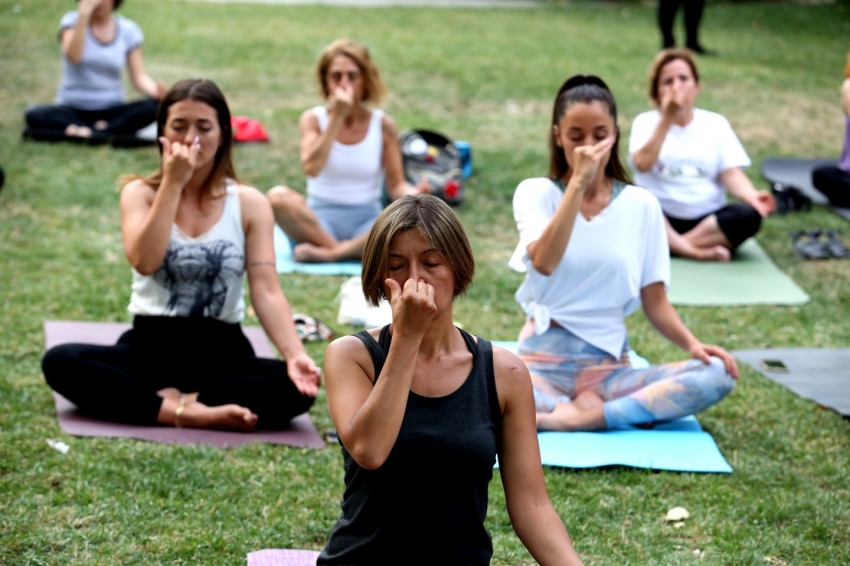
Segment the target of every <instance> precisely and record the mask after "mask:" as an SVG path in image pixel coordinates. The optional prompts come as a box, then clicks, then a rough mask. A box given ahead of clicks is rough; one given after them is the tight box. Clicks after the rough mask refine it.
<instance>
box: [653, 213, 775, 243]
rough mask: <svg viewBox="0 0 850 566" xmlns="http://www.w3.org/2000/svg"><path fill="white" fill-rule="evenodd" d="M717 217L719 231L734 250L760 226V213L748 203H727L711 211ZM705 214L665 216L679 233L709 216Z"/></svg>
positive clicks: (691, 227) (753, 234) (686, 230)
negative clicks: (687, 217) (683, 216)
mask: <svg viewBox="0 0 850 566" xmlns="http://www.w3.org/2000/svg"><path fill="white" fill-rule="evenodd" d="M711 214H713V215H714V216H716V217H717V225H718V226H720V231H721V232H723V235H724V236H726V239H727V240H729V243H730V244H732V249H733V250H734V249H735V248H737V247H738V246H740V245H741V244H743V243H744V240H746V239H747V238H749V237H751V236H755V235H756V232H758V231H759V228H761V214H759V213H758V211H757V210H756V209H755V208H753V207H752V206H750V205H749V204H727V205H726V206H724V207H723V208H721V209H720V210H715V211H714V212H712V213H711ZM711 214H706V215H705V216H701V217H700V218H694V219H687V220H685V219H682V218H674V217H672V216H667V215H666V214H665V216H667V220H668V221H669V222H670V226H672V227H673V230H675V231H676V232H678V233H679V234H684V233H686V232H690V231H691V230H693V229H694V228H695V227H696V225H697V224H699V223H700V222H702V221H703V220H705V219H706V218H708V217H709V216H711Z"/></svg>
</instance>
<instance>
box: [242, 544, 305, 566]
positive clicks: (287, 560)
mask: <svg viewBox="0 0 850 566" xmlns="http://www.w3.org/2000/svg"><path fill="white" fill-rule="evenodd" d="M318 557H319V553H318V552H316V551H315V550H282V549H279V548H267V549H265V550H257V551H256V552H249V553H248V566H316V558H318Z"/></svg>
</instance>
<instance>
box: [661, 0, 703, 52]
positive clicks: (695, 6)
mask: <svg viewBox="0 0 850 566" xmlns="http://www.w3.org/2000/svg"><path fill="white" fill-rule="evenodd" d="M682 4H684V5H685V37H686V39H685V45H686V46H687V47H689V48H690V49H698V48H699V23H700V20H702V11H703V8H705V0H659V2H658V27H660V28H661V36H662V42H663V46H664V48H667V47H675V45H676V38H675V37H674V36H673V22H674V21H675V20H676V12H678V11H679V6H681V5H682Z"/></svg>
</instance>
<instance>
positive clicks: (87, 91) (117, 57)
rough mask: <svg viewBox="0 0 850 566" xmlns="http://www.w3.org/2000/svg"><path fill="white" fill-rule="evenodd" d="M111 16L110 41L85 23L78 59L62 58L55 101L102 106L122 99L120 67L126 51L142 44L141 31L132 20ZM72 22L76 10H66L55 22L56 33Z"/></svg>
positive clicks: (83, 107)
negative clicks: (57, 27)
mask: <svg viewBox="0 0 850 566" xmlns="http://www.w3.org/2000/svg"><path fill="white" fill-rule="evenodd" d="M112 17H113V18H114V19H115V24H116V25H115V38H114V39H113V40H112V41H111V42H110V43H101V42H100V41H98V40H97V39H96V38H95V37H94V36H93V35H92V32H91V27H88V28H86V39H85V43H84V44H83V57H82V60H81V61H80V62H79V63H77V64H74V63H71V62H70V61H69V60H68V58H67V57H65V58H64V59H63V61H62V80H61V82H60V83H59V89H58V90H57V92H56V104H62V105H64V106H71V107H72V108H79V109H80V110H103V109H105V108H110V107H112V106H116V105H118V104H123V103H124V96H125V92H124V84H123V83H122V82H121V71H122V69H123V68H124V65H126V64H127V56H128V55H129V54H130V52H131V51H132V50H134V49H136V48H137V47H140V46H141V45H142V42H143V41H144V35H143V34H142V29H141V28H140V27H139V26H138V24H136V22H134V21H132V20H128V19H127V18H124V17H122V16H119V15H118V14H115V15H113V16H112ZM76 23H77V12H76V11H72V12H68V13H66V14H65V15H64V16H62V21H61V23H60V24H59V33H60V34H61V33H62V31H64V30H66V29H68V28H73V27H74V25H76Z"/></svg>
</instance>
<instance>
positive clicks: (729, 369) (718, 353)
mask: <svg viewBox="0 0 850 566" xmlns="http://www.w3.org/2000/svg"><path fill="white" fill-rule="evenodd" d="M689 353H690V354H691V357H692V358H694V359H697V360H700V361H702V362H703V363H705V364H708V363H710V361H711V360H710V357H711V356H714V357H716V358H720V359H721V360H723V365H724V366H726V373H728V374H729V375H731V376H732V377H733V378H734V379H738V376H739V372H738V362H736V361H735V357H734V356H733V355H732V354H730V353H729V352H727V351H726V350H724V349H723V348H721V347H720V346H714V345H712V344H703V343H702V342H697V343H696V344H695V345H694V346H692V347H691V349H690V350H689Z"/></svg>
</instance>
